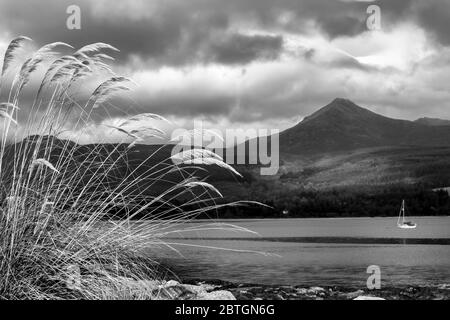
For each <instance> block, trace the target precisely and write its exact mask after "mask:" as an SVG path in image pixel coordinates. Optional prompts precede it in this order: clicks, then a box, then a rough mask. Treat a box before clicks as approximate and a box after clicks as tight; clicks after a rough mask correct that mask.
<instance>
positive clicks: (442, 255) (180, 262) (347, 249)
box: [149, 217, 450, 286]
mask: <svg viewBox="0 0 450 320" xmlns="http://www.w3.org/2000/svg"><path fill="white" fill-rule="evenodd" d="M411 220H413V221H414V222H416V223H417V224H418V227H417V229H413V230H403V229H399V228H397V227H396V218H336V219H335V218H332V219H282V220H275V219H268V220H226V221H223V222H224V223H232V224H234V225H237V226H240V227H243V228H247V229H250V230H252V231H254V232H257V233H258V234H251V233H245V232H231V231H220V230H219V231H218V230H215V229H214V230H209V231H191V232H183V233H180V234H175V235H173V234H172V235H171V236H170V238H169V237H168V238H167V239H166V241H167V242H169V243H171V244H172V245H173V246H174V248H176V249H178V250H179V253H175V252H173V251H171V250H161V249H158V250H157V253H154V252H152V249H149V253H150V254H157V255H158V259H159V260H161V258H162V261H163V262H164V263H167V264H168V265H170V266H172V270H173V271H174V272H175V273H176V274H177V275H178V276H180V277H181V278H200V279H205V280H207V279H221V280H228V281H233V282H239V283H241V282H244V283H257V284H279V285H315V286H321V285H322V286H326V285H344V286H365V285H366V280H367V277H368V276H369V275H368V274H367V273H366V269H367V267H368V266H369V265H378V266H379V267H380V268H381V280H382V285H385V286H404V285H429V286H434V285H439V284H444V283H450V217H411ZM210 222H211V221H196V222H193V223H188V224H186V225H185V227H188V228H196V227H198V226H201V225H205V224H206V223H210ZM217 248H222V249H217ZM224 249H229V250H224Z"/></svg>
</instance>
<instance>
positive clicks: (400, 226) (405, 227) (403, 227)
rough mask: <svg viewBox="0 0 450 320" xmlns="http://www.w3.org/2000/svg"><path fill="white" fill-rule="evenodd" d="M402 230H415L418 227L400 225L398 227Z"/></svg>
mask: <svg viewBox="0 0 450 320" xmlns="http://www.w3.org/2000/svg"><path fill="white" fill-rule="evenodd" d="M397 226H398V227H399V228H400V229H415V228H416V227H417V225H415V224H414V225H408V224H398V225H397Z"/></svg>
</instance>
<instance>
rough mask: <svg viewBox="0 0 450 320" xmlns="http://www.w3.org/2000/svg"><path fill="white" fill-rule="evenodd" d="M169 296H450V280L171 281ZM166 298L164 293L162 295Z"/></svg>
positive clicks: (318, 297)
mask: <svg viewBox="0 0 450 320" xmlns="http://www.w3.org/2000/svg"><path fill="white" fill-rule="evenodd" d="M162 288H165V290H164V291H166V292H170V293H169V296H170V297H169V296H168V297H167V298H172V299H200V300H205V299H206V300H208V299H210V300H215V299H217V300H221V299H224V300H234V299H236V300H448V299H450V284H446V285H441V286H436V287H418V286H408V287H402V288H389V287H386V288H382V289H380V290H368V289H361V288H351V287H348V288H343V287H336V286H333V287H331V286H330V287H305V286H269V285H254V284H234V283H231V282H225V281H220V280H217V281H201V280H190V281H185V283H183V284H180V283H179V282H177V281H173V280H172V281H168V282H167V283H166V285H163V286H162ZM161 298H163V297H161Z"/></svg>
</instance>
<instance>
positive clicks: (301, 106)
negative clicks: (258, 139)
mask: <svg viewBox="0 0 450 320" xmlns="http://www.w3.org/2000/svg"><path fill="white" fill-rule="evenodd" d="M370 4H377V5H379V6H380V8H381V14H382V20H381V22H382V29H383V30H382V31H383V32H382V33H383V34H384V33H385V34H387V35H386V38H389V37H391V36H392V37H396V36H397V35H395V33H394V32H393V34H394V35H391V34H390V31H392V30H394V31H395V28H396V27H398V26H399V25H401V24H403V23H411V24H413V25H416V26H418V27H419V28H423V29H424V30H425V31H426V36H428V37H429V36H432V37H433V39H435V40H436V42H437V43H439V44H442V45H449V44H450V32H448V22H449V21H450V1H448V0H426V1H425V0H378V1H372V2H366V1H352V0H189V1H187V0H161V1H160V0H148V1H145V0H126V1H124V0H122V1H111V0H106V1H104V0H96V1H91V0H89V1H88V0H40V1H29V0H0V30H1V31H0V40H6V38H8V40H9V39H10V38H12V37H14V36H17V35H27V36H30V37H32V38H33V39H34V40H35V42H36V43H37V44H38V45H43V44H45V43H49V42H54V41H65V42H68V43H70V44H72V45H74V46H75V47H81V46H83V45H86V44H88V43H93V42H99V41H101V42H107V43H110V44H112V45H114V46H116V47H117V48H119V49H120V50H121V53H118V54H115V55H114V56H115V57H116V58H117V59H118V61H117V65H116V66H115V67H116V68H117V67H118V66H119V67H123V68H121V69H119V70H118V71H119V72H124V73H127V75H129V74H132V75H133V76H134V75H137V76H138V77H139V76H141V77H142V78H141V79H140V80H142V81H141V82H142V83H141V84H142V85H143V88H144V89H143V90H142V91H139V90H138V92H137V93H136V94H135V96H133V98H135V100H136V101H137V102H138V103H137V104H133V105H126V106H125V108H127V109H126V111H127V112H130V113H137V112H148V111H151V112H156V113H161V114H163V115H166V114H169V115H175V116H179V117H187V116H192V117H195V116H199V115H201V116H217V117H222V116H223V117H228V119H229V120H233V121H255V120H258V121H264V120H265V119H278V118H283V117H289V116H292V115H298V114H299V112H300V111H299V110H303V112H307V113H308V112H311V111H313V110H314V108H316V107H318V106H320V105H323V104H325V103H327V102H328V101H330V100H332V99H333V98H335V97H336V96H348V97H349V98H352V97H351V96H350V95H353V96H357V95H358V94H359V95H360V96H359V99H360V101H369V102H370V103H374V104H376V103H377V102H378V103H379V104H380V105H389V104H390V105H392V101H397V100H398V102H397V103H398V105H401V104H404V105H405V106H411V108H410V109H411V110H412V109H413V108H416V109H418V108H420V107H421V106H423V105H424V104H423V100H419V99H418V100H417V101H420V103H418V102H415V101H412V100H413V98H415V96H414V94H418V95H419V94H421V95H423V96H424V97H431V98H429V100H430V101H431V100H433V96H435V92H434V91H433V89H430V87H432V86H433V83H436V82H438V83H446V82H445V81H444V80H445V79H446V78H445V75H444V74H443V75H442V79H443V80H442V81H432V80H433V78H432V77H433V76H434V74H435V72H434V73H433V76H430V75H429V74H428V71H429V70H433V71H434V69H431V68H432V67H433V68H434V66H433V65H432V64H431V62H430V64H429V65H430V67H429V69H428V67H427V68H425V67H423V66H424V65H423V62H422V61H420V60H418V61H417V64H420V65H419V66H418V68H417V69H418V70H419V71H418V72H422V75H423V76H422V77H417V78H418V79H424V83H421V82H420V81H418V80H417V79H415V78H414V79H411V82H407V81H406V80H405V81H404V82H403V81H400V80H398V79H396V78H395V77H392V78H391V77H389V76H390V74H389V70H386V69H383V67H379V68H378V67H377V65H375V66H374V65H373V64H372V65H370V64H368V63H362V62H360V61H363V62H364V60H361V59H360V61H359V60H358V59H357V58H360V57H363V58H364V56H365V55H370V54H371V53H367V52H364V54H360V55H358V56H356V58H352V57H350V56H346V55H345V54H343V55H342V56H339V54H340V53H334V55H333V56H328V55H327V54H328V52H326V49H323V48H322V47H321V44H322V43H326V44H327V45H330V47H331V46H333V45H335V44H336V43H337V42H339V41H341V40H342V41H344V40H346V39H341V38H343V37H344V38H345V37H348V38H350V39H352V41H353V39H356V41H357V42H358V41H360V42H358V43H352V45H353V48H359V47H364V46H365V43H363V41H366V40H367V39H368V38H370V37H371V36H370V34H369V33H368V30H367V27H366V19H367V16H368V15H367V12H366V9H367V7H368V6H369V5H370ZM69 5H78V6H80V8H81V15H82V16H81V19H82V24H81V25H82V29H81V30H68V29H67V28H66V19H67V17H68V14H66V9H67V7H68V6H69ZM411 30H414V31H415V30H416V29H413V28H412V29H411ZM358 35H362V36H361V37H360V38H359V37H357V36H358ZM292 36H293V37H292ZM297 36H298V37H297ZM406 37H407V38H408V36H406ZM292 38H295V40H296V39H297V38H299V39H307V40H308V39H312V41H311V44H309V43H301V41H302V40H299V41H298V43H297V42H295V41H294V45H293V46H294V47H295V48H292V47H289V45H292V42H289V41H291V40H292ZM361 39H362V40H361ZM390 39H391V38H389V40H390ZM316 40H317V41H316ZM394 40H397V39H394ZM392 42H393V43H394V44H395V41H392ZM405 42H407V41H405ZM389 45H392V43H390V44H389ZM426 45H427V46H429V44H428V43H426ZM432 45H433V46H436V43H433V44H432ZM436 47H438V46H436ZM429 49H435V48H434V47H430V48H429ZM394 53H395V52H394ZM284 54H285V55H284ZM352 54H354V53H352ZM286 56H288V58H287V59H286V60H287V61H288V62H287V63H288V64H289V65H288V66H286V65H282V64H283V63H285V62H283V59H282V58H284V57H286ZM384 57H389V56H388V55H386V56H384ZM381 59H383V57H382V58H381ZM389 59H390V58H386V60H389ZM261 61H262V62H264V64H260V63H259V62H261ZM433 61H434V60H433ZM388 62H389V61H388ZM446 62H447V60H445V61H444V60H440V62H439V63H441V64H442V66H443V68H444V67H446ZM393 63H394V64H395V61H394V62H393ZM216 65H220V66H216ZM267 65H271V66H267ZM447 65H448V64H447ZM165 67H169V68H165ZM222 67H223V68H222ZM116 68H114V69H115V70H117V69H116ZM196 68H197V69H199V70H200V71H198V73H195V69H196ZM202 68H205V70H206V71H204V70H203V69H202ZM208 68H211V69H212V71H211V70H210V71H208V70H207V69H208ZM241 68H242V70H243V71H242V73H241V70H240V69H241ZM296 68H297V69H296ZM167 69H170V70H169V72H168V74H167V73H164V72H159V71H161V70H162V71H167ZM193 70H194V71H193ZM230 70H231V71H230ZM244 70H245V72H244ZM267 70H269V71H267ZM291 70H292V71H291ZM227 72H230V73H233V72H234V75H232V76H230V77H231V78H233V77H234V78H233V79H232V80H227V81H225V80H223V79H222V78H220V77H219V75H220V74H221V73H227ZM141 73H143V74H144V75H142V74H141ZM172 73H173V74H175V75H173V74H172ZM192 73H195V74H194V75H191V74H192ZM149 74H150V75H149ZM236 74H237V75H236ZM199 79H201V81H199ZM241 79H243V80H242V81H243V85H242V88H243V89H242V91H243V92H242V97H240V98H239V99H237V95H238V94H237V91H238V90H237V89H236V88H235V87H238V85H237V84H238V83H239V81H241ZM409 79H410V78H409V77H408V81H409ZM428 79H431V80H430V81H429V82H425V81H426V80H428ZM413 80H414V81H417V82H414V81H413ZM155 82H156V83H157V84H158V85H159V84H162V85H160V86H159V87H158V90H153V89H154V86H155ZM402 87H405V88H410V89H409V90H410V91H408V93H410V94H409V96H410V97H411V101H408V94H404V95H403V97H402V98H401V99H400V98H399V97H398V96H395V97H393V98H392V99H391V100H389V102H385V101H383V100H382V99H384V95H386V92H388V91H389V90H390V91H392V92H396V93H398V91H399V90H398V88H402ZM386 88H387V89H386ZM418 88H419V90H418ZM374 90H379V91H377V92H376V93H374V92H373V91H374ZM439 90H440V88H439ZM390 91H389V92H390ZM439 92H441V91H439ZM368 96H377V98H374V100H373V101H372V100H371V99H372V98H370V97H369V98H368ZM424 99H425V98H424ZM436 99H437V98H436ZM439 99H443V98H442V97H439ZM238 100H239V101H238ZM425 100H426V99H425ZM441 104H442V105H444V103H441V100H439V101H437V100H436V103H435V105H436V106H441ZM399 108H400V107H399ZM436 108H437V109H438V107H436ZM109 113H110V114H111V113H112V114H113V115H115V111H111V112H109ZM117 113H118V112H117ZM303 115H306V114H303ZM104 116H105V115H104V114H101V115H99V119H98V120H99V121H101V120H102V117H104Z"/></svg>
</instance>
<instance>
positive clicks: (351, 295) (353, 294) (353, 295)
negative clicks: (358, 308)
mask: <svg viewBox="0 0 450 320" xmlns="http://www.w3.org/2000/svg"><path fill="white" fill-rule="evenodd" d="M363 294H364V291H363V290H356V291H353V292H349V293H345V294H344V297H345V298H346V299H354V298H356V297H358V296H362V295H363Z"/></svg>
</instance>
